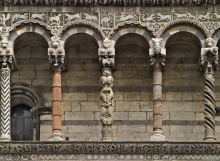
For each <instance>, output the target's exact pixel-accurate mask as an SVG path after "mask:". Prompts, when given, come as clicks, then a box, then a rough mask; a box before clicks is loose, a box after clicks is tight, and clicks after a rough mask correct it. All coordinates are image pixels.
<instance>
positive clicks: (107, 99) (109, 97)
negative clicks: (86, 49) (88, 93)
mask: <svg viewBox="0 0 220 161" xmlns="http://www.w3.org/2000/svg"><path fill="white" fill-rule="evenodd" d="M100 82H101V84H102V86H103V88H102V90H101V92H100V98H101V104H100V105H101V114H100V115H101V121H102V123H103V124H104V125H110V124H112V122H113V91H112V86H113V77H112V76H111V69H109V68H103V74H102V77H101V78H100Z"/></svg>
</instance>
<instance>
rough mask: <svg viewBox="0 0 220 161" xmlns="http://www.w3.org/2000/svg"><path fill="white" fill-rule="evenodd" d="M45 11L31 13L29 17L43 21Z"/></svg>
mask: <svg viewBox="0 0 220 161" xmlns="http://www.w3.org/2000/svg"><path fill="white" fill-rule="evenodd" d="M44 16H45V13H33V14H32V16H31V19H32V20H34V19H40V20H41V21H43V20H44V19H45V18H44Z"/></svg>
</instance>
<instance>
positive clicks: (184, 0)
mask: <svg viewBox="0 0 220 161" xmlns="http://www.w3.org/2000/svg"><path fill="white" fill-rule="evenodd" d="M218 4H220V2H219V1H218V0H209V1H207V0H206V1H193V0H178V1H176V0H175V1H174V0H173V1H166V0H161V1H158V0H152V1H144V0H133V1H125V0H123V1H120V0H111V1H105V0H101V1H97V0H93V1H79V0H62V1H60V0H53V1H50V0H29V1H23V0H11V1H9V0H2V1H1V2H0V6H11V5H12V6H14V5H16V6H30V5H31V6H50V5H52V6H112V5H113V6H202V5H218Z"/></svg>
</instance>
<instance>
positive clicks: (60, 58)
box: [48, 37, 66, 70]
mask: <svg viewBox="0 0 220 161" xmlns="http://www.w3.org/2000/svg"><path fill="white" fill-rule="evenodd" d="M51 40H52V41H51V43H50V47H49V48H48V56H49V61H50V63H51V67H52V69H53V70H55V69H56V68H60V69H61V70H65V69H66V65H65V50H64V42H63V41H61V40H60V37H52V38H51Z"/></svg>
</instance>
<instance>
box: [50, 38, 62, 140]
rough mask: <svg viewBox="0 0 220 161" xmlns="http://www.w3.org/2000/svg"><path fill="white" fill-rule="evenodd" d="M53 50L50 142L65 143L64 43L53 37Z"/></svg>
mask: <svg viewBox="0 0 220 161" xmlns="http://www.w3.org/2000/svg"><path fill="white" fill-rule="evenodd" d="M51 39H52V43H51V46H52V47H51V48H49V49H48V56H49V61H50V62H51V67H52V69H53V71H54V74H53V101H52V122H53V125H52V128H53V129H52V138H51V139H50V141H63V136H62V130H61V127H62V123H61V122H62V116H61V111H62V91H61V71H62V70H64V69H65V50H64V45H63V44H64V43H63V42H62V41H60V40H59V38H54V37H52V38H51Z"/></svg>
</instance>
